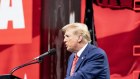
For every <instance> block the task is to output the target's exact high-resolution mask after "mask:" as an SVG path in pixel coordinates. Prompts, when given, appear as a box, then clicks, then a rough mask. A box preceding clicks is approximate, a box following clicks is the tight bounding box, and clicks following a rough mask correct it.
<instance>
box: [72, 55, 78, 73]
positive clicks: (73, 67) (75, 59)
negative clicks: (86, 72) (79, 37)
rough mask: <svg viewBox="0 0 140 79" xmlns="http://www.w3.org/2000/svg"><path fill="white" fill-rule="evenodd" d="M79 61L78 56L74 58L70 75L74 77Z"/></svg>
mask: <svg viewBox="0 0 140 79" xmlns="http://www.w3.org/2000/svg"><path fill="white" fill-rule="evenodd" d="M77 61H78V56H77V55H75V58H74V60H73V63H72V68H71V72H70V75H72V74H73V73H74V69H75V67H76V63H77Z"/></svg>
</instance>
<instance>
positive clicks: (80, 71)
mask: <svg viewBox="0 0 140 79" xmlns="http://www.w3.org/2000/svg"><path fill="white" fill-rule="evenodd" d="M73 59H74V53H73V54H72V55H71V56H70V58H69V61H68V68H67V74H66V78H65V79H110V71H109V64H108V59H107V56H106V54H105V52H104V51H103V50H102V49H101V48H98V47H96V46H93V45H91V44H88V45H87V47H86V48H85V50H84V51H83V52H82V54H81V56H80V57H79V60H78V62H77V64H76V68H75V72H74V74H73V75H72V76H70V71H71V67H72V62H73Z"/></svg>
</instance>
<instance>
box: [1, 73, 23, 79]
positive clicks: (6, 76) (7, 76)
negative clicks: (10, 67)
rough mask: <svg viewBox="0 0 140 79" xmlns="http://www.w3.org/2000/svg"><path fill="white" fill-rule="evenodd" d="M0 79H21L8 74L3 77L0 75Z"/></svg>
mask: <svg viewBox="0 0 140 79" xmlns="http://www.w3.org/2000/svg"><path fill="white" fill-rule="evenodd" d="M0 79H21V78H19V77H16V76H14V75H10V74H5V75H0Z"/></svg>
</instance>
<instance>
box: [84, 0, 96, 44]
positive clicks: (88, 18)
mask: <svg viewBox="0 0 140 79" xmlns="http://www.w3.org/2000/svg"><path fill="white" fill-rule="evenodd" d="M92 3H93V2H92V0H86V8H85V18H84V22H85V24H86V25H87V26H88V29H89V31H90V36H91V40H92V41H91V43H92V44H94V45H97V43H96V41H97V39H96V34H95V26H94V16H93V15H94V11H93V6H92Z"/></svg>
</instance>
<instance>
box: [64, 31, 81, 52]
mask: <svg viewBox="0 0 140 79" xmlns="http://www.w3.org/2000/svg"><path fill="white" fill-rule="evenodd" d="M73 32H74V31H73V30H72V29H69V30H66V32H65V34H64V43H65V45H66V47H67V50H68V51H70V52H75V51H76V48H77V44H78V36H77V35H75V34H73Z"/></svg>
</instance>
